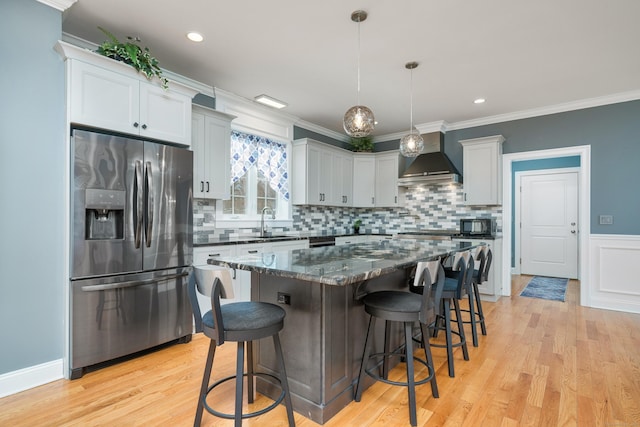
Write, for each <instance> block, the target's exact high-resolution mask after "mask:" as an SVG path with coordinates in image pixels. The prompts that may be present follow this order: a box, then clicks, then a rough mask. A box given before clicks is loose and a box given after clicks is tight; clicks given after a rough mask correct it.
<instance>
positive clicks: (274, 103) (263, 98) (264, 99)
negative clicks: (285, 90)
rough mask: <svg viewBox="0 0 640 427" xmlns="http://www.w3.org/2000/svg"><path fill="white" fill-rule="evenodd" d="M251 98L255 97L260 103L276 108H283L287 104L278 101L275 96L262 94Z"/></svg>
mask: <svg viewBox="0 0 640 427" xmlns="http://www.w3.org/2000/svg"><path fill="white" fill-rule="evenodd" d="M253 99H255V101H256V102H259V103H260V104H264V105H268V106H269V107H273V108H277V109H281V108H284V107H286V106H287V105H288V104H287V103H286V102H282V101H279V100H277V99H275V98H272V97H270V96H269V95H264V94H262V95H258V96H256V97H255V98H253Z"/></svg>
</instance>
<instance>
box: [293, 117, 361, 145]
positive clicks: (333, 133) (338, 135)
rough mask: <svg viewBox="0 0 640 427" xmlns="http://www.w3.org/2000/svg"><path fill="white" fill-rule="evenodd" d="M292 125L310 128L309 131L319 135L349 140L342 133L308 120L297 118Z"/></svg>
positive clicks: (344, 140)
mask: <svg viewBox="0 0 640 427" xmlns="http://www.w3.org/2000/svg"><path fill="white" fill-rule="evenodd" d="M294 125H296V126H298V127H301V128H304V129H306V130H310V131H311V132H315V133H319V134H320V135H324V136H328V137H329V138H333V139H337V140H338V141H343V142H347V141H349V137H348V136H347V135H345V134H343V133H340V132H336V131H333V130H330V129H327V128H324V127H322V126H319V125H317V124H315V123H311V122H308V121H306V120H302V119H298V120H297V121H296V122H295V123H294Z"/></svg>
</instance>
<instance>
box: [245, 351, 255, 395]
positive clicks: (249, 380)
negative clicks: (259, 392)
mask: <svg viewBox="0 0 640 427" xmlns="http://www.w3.org/2000/svg"><path fill="white" fill-rule="evenodd" d="M254 398H255V393H254V392H253V341H247V401H248V402H249V403H253V399H254Z"/></svg>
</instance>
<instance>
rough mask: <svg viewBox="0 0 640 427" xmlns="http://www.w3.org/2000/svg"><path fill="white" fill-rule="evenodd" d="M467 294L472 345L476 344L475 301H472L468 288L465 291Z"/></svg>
mask: <svg viewBox="0 0 640 427" xmlns="http://www.w3.org/2000/svg"><path fill="white" fill-rule="evenodd" d="M467 294H468V296H469V317H470V318H471V322H470V323H471V339H472V341H473V346H474V347H477V346H478V330H477V329H476V311H475V303H474V302H473V290H472V289H469V292H467Z"/></svg>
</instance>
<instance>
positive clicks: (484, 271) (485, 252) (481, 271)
mask: <svg viewBox="0 0 640 427" xmlns="http://www.w3.org/2000/svg"><path fill="white" fill-rule="evenodd" d="M492 259H493V254H492V252H491V249H490V248H489V246H487V245H482V246H478V248H477V250H476V255H475V260H476V261H479V262H480V265H479V266H478V269H477V270H473V275H472V277H471V288H472V290H473V295H474V297H475V304H476V307H475V313H474V316H475V322H473V321H472V320H473V319H471V312H472V311H471V310H467V309H464V308H461V309H460V311H461V312H464V313H469V320H463V323H467V324H471V327H472V330H471V333H472V335H473V346H474V347H477V346H478V332H477V325H478V324H480V329H481V331H482V335H487V327H486V325H485V319H484V311H483V310H482V300H481V299H480V289H479V288H478V286H479V285H481V284H482V282H485V281H487V279H488V277H489V269H490V268H491V261H492ZM444 273H445V276H447V277H452V278H457V277H458V272H457V271H452V270H451V269H447V268H445V271H444ZM469 304H471V300H469Z"/></svg>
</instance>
